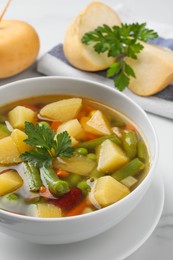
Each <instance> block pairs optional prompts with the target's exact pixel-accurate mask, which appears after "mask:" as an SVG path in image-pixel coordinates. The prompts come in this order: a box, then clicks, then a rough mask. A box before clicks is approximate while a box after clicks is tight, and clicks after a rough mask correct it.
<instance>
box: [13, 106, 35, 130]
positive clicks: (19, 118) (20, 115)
mask: <svg viewBox="0 0 173 260" xmlns="http://www.w3.org/2000/svg"><path fill="white" fill-rule="evenodd" d="M8 119H9V122H10V124H11V125H12V127H13V128H19V129H24V128H25V122H26V121H27V122H31V123H35V121H36V113H35V112H34V111H33V110H32V109H30V108H27V107H24V106H17V107H15V108H14V109H12V110H11V111H10V112H9V113H8Z"/></svg>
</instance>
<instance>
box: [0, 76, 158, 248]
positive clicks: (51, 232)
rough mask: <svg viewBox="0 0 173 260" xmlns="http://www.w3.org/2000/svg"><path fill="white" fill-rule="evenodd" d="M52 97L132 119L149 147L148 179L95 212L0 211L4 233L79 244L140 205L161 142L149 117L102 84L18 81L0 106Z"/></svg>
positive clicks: (0, 92)
mask: <svg viewBox="0 0 173 260" xmlns="http://www.w3.org/2000/svg"><path fill="white" fill-rule="evenodd" d="M10 93H13V94H10ZM53 94H56V95H68V96H79V97H84V98H89V99H93V100H96V101H99V102H101V103H103V104H105V105H108V106H109V107H112V108H114V109H117V110H118V111H119V112H121V113H123V114H125V115H126V116H127V117H129V118H130V119H131V120H132V121H133V122H134V123H135V124H136V125H137V126H138V128H139V130H140V132H141V133H142V135H143V136H144V138H145V140H146V143H147V144H148V149H149V155H150V169H149V172H148V175H147V176H146V177H145V179H144V180H143V181H142V182H141V183H140V185H139V186H138V187H137V188H136V189H135V190H134V191H133V192H131V193H130V194H129V195H128V196H126V197H125V198H123V199H121V200H120V201H118V202H116V203H114V204H112V205H110V206H108V207H106V208H103V209H100V210H98V211H95V212H92V213H88V214H84V215H79V216H73V217H68V218H58V219H55V218H52V219H51V218H48V219H41V218H36V217H29V216H22V215H17V214H14V213H10V212H7V211H4V210H0V230H1V232H4V233H5V234H8V235H10V236H13V237H15V238H19V239H24V240H26V241H30V242H33V243H39V244H65V243H72V242H77V241H81V240H84V239H88V238H90V237H93V236H95V235H98V234H100V233H102V232H104V231H106V230H108V229H110V228H111V227H113V226H114V225H117V224H118V223H119V222H120V221H122V220H123V219H124V218H125V217H127V216H128V214H129V213H130V212H131V211H132V210H133V209H134V208H135V207H136V206H137V204H138V203H140V201H141V199H142V197H143V196H144V194H145V193H146V191H147V189H148V188H149V186H150V184H151V182H152V180H153V178H154V175H155V166H156V162H157V159H158V141H157V137H156V133H155V131H154V129H153V126H152V124H151V122H150V120H149V118H148V116H147V114H146V113H145V112H144V111H143V110H142V109H141V108H140V107H139V106H138V105H137V104H136V103H135V102H133V101H132V100H131V99H129V98H128V97H127V96H125V95H124V94H122V93H120V92H119V91H117V90H115V89H111V88H110V87H107V86H105V85H102V84H100V83H96V82H92V81H88V80H82V79H77V78H70V77H39V78H32V79H25V80H21V81H16V82H13V83H10V84H7V85H4V86H2V87H1V88H0V96H1V100H0V106H3V105H5V104H8V103H11V102H13V101H17V100H19V99H24V98H30V97H34V96H43V95H53ZM144 217H145V216H144ZM141 222H142V220H141ZM129 224H130V223H129Z"/></svg>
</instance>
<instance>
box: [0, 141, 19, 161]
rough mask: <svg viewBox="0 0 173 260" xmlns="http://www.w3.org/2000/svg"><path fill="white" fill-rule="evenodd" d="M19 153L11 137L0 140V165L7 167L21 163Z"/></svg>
mask: <svg viewBox="0 0 173 260" xmlns="http://www.w3.org/2000/svg"><path fill="white" fill-rule="evenodd" d="M19 156H20V153H19V151H18V149H17V147H16V145H15V143H14V142H13V139H12V138H11V136H8V137H4V138H3V139H0V164H2V165H8V164H13V163H19V162H21V159H20V158H19Z"/></svg>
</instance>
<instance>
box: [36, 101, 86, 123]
mask: <svg viewBox="0 0 173 260" xmlns="http://www.w3.org/2000/svg"><path fill="white" fill-rule="evenodd" d="M81 106H82V99H81V98H69V99H63V100H59V101H57V102H53V103H50V104H48V105H46V106H44V107H43V108H42V109H41V110H40V115H41V116H43V117H47V118H49V119H53V120H57V121H60V122H66V121H68V120H70V119H73V118H75V117H76V116H77V114H78V112H79V110H80V108H81Z"/></svg>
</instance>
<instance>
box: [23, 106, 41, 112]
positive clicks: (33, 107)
mask: <svg viewBox="0 0 173 260" xmlns="http://www.w3.org/2000/svg"><path fill="white" fill-rule="evenodd" d="M23 107H26V108H29V109H31V110H33V111H34V112H35V111H37V110H38V109H37V107H35V106H32V105H23Z"/></svg>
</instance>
